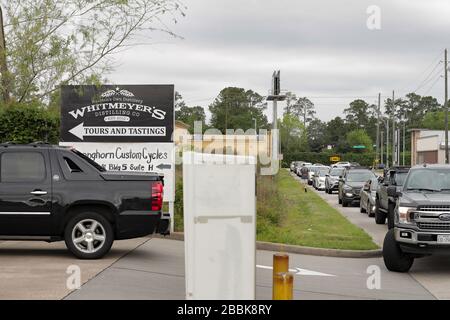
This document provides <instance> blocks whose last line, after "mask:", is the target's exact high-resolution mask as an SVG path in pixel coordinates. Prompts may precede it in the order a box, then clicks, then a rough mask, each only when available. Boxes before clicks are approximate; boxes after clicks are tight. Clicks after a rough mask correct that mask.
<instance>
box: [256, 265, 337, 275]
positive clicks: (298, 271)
mask: <svg viewBox="0 0 450 320" xmlns="http://www.w3.org/2000/svg"><path fill="white" fill-rule="evenodd" d="M256 267H257V268H259V269H266V270H273V267H269V266H261V265H256ZM289 272H292V273H294V274H295V275H298V276H318V277H336V276H335V275H333V274H327V273H322V272H317V271H312V270H307V269H301V268H295V269H289Z"/></svg>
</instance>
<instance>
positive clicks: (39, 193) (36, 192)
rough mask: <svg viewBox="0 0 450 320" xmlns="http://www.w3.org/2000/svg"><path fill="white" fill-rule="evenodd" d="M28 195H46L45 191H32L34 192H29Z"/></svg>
mask: <svg viewBox="0 0 450 320" xmlns="http://www.w3.org/2000/svg"><path fill="white" fill-rule="evenodd" d="M30 193H31V194H32V195H35V196H45V195H46V194H47V191H42V190H34V191H31V192H30Z"/></svg>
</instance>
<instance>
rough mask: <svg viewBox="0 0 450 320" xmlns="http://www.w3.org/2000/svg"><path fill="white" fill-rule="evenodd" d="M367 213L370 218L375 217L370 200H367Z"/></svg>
mask: <svg viewBox="0 0 450 320" xmlns="http://www.w3.org/2000/svg"><path fill="white" fill-rule="evenodd" d="M367 215H368V216H369V217H370V218H373V217H375V213H374V212H373V211H372V205H371V204H370V201H369V202H367Z"/></svg>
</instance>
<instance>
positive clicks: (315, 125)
mask: <svg viewBox="0 0 450 320" xmlns="http://www.w3.org/2000/svg"><path fill="white" fill-rule="evenodd" d="M326 127H327V125H326V123H325V122H323V121H321V120H319V119H314V120H312V121H311V122H310V123H309V125H308V127H307V133H308V145H309V148H310V149H311V151H314V152H319V151H322V149H323V148H325V147H326V145H327V144H328V141H327V139H326V135H325V131H326Z"/></svg>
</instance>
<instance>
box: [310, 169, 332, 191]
mask: <svg viewBox="0 0 450 320" xmlns="http://www.w3.org/2000/svg"><path fill="white" fill-rule="evenodd" d="M329 172H330V167H318V168H317V170H316V172H315V173H314V177H313V184H312V185H313V187H314V188H315V189H316V190H325V178H326V176H327V175H328V173H329Z"/></svg>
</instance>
